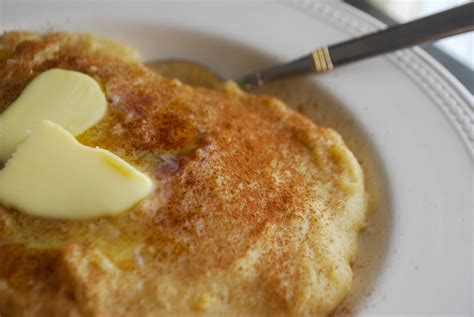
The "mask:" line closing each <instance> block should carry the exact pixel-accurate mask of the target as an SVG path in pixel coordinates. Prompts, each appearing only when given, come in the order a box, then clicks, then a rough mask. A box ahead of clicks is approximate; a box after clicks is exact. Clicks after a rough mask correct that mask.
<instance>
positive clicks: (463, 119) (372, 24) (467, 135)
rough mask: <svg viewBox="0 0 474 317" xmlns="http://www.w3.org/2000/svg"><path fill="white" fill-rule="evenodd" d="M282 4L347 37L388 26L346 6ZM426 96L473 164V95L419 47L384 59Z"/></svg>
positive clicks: (293, 0)
mask: <svg viewBox="0 0 474 317" xmlns="http://www.w3.org/2000/svg"><path fill="white" fill-rule="evenodd" d="M279 3H280V4H282V5H284V6H286V7H288V8H292V9H294V10H298V11H301V12H305V13H306V14H308V15H309V16H313V18H314V17H317V18H321V19H324V21H325V22H328V23H330V24H331V25H333V26H335V27H336V28H338V29H339V30H341V31H342V32H344V33H346V34H347V33H349V34H350V35H351V36H360V35H363V34H366V33H369V32H374V31H377V30H380V29H383V28H386V27H387V25H386V24H385V23H383V22H381V21H380V20H378V19H376V18H375V17H373V16H371V15H369V14H368V13H366V12H364V11H361V10H360V9H357V8H355V7H353V6H351V5H350V4H347V3H344V2H339V1H338V2H327V1H310V0H287V1H284V2H283V1H281V0H280V1H279ZM384 56H385V57H386V58H387V59H388V60H389V61H390V62H391V63H392V64H393V65H394V66H395V67H397V68H398V69H400V70H401V71H402V72H403V73H404V74H405V75H407V76H408V77H409V78H410V79H411V80H413V81H414V83H415V84H416V85H417V86H418V87H419V88H421V89H422V90H423V92H424V93H426V94H427V95H428V96H429V98H430V100H432V101H433V103H435V104H436V106H437V107H438V108H439V109H440V110H441V112H442V113H443V115H444V117H446V118H447V119H448V122H449V123H450V124H451V126H452V127H453V128H454V130H455V131H456V134H457V135H458V137H460V138H461V140H462V143H463V145H464V148H465V150H466V151H467V152H468V155H469V156H470V159H471V161H472V160H473V159H474V131H473V130H474V129H472V127H473V126H474V104H473V103H472V101H471V100H472V98H473V97H472V95H471V94H470V93H469V91H468V90H467V88H466V87H464V85H463V84H461V82H460V81H459V80H458V79H457V78H455V77H454V76H453V75H452V74H451V73H450V72H449V71H448V70H447V69H446V68H445V67H444V66H443V65H441V64H440V63H439V62H438V61H437V60H436V59H435V58H434V57H432V56H431V55H429V54H428V53H427V52H426V51H424V50H423V49H422V48H420V47H419V46H415V47H413V48H407V49H403V50H399V51H396V52H393V53H388V54H386V55H384Z"/></svg>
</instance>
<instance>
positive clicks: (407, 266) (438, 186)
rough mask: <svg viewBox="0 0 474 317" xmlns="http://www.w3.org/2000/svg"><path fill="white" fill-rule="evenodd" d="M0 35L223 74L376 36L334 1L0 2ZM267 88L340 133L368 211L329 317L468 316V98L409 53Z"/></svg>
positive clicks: (364, 20)
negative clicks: (69, 38)
mask: <svg viewBox="0 0 474 317" xmlns="http://www.w3.org/2000/svg"><path fill="white" fill-rule="evenodd" d="M2 5H3V7H0V8H1V9H2V12H1V13H0V17H3V21H2V22H3V25H2V29H4V30H7V29H18V28H22V29H25V28H26V29H31V30H46V29H47V28H49V27H53V28H54V29H62V30H72V31H88V32H96V33H101V34H104V35H108V36H111V37H114V38H116V39H119V40H123V41H125V42H128V43H129V44H131V45H133V46H135V47H137V48H138V49H139V50H140V51H141V52H142V54H143V57H144V58H145V59H152V58H158V57H170V56H174V57H188V58H193V59H196V60H199V61H203V62H206V63H207V64H208V65H209V66H212V67H213V68H215V69H218V70H220V71H221V73H222V74H223V75H224V76H228V77H230V78H231V77H233V76H237V75H241V74H243V73H246V72H247V71H250V70H254V69H256V68H259V67H263V66H268V65H270V64H272V63H275V62H278V61H284V60H287V59H289V58H293V57H297V56H299V55H302V54H305V53H307V52H309V51H310V50H312V49H314V48H316V47H318V46H320V45H323V44H330V43H334V42H337V41H340V40H343V39H346V38H349V37H352V36H355V35H357V34H362V33H365V32H369V31H372V30H375V29H377V28H380V27H382V26H383V25H382V24H381V23H379V22H377V21H376V20H374V19H373V18H370V17H369V16H367V15H365V14H363V13H361V12H359V11H357V10H355V9H353V8H352V7H350V6H348V5H345V4H343V3H339V2H313V1H291V2H285V3H280V4H275V3H256V2H253V3H251V2H245V3H235V2H226V3H216V2H214V3H210V2H207V3H197V2H188V3H183V2H178V3H169V2H167V3H158V2H147V3H141V4H133V3H131V2H126V3H124V2H122V3H120V4H118V3H112V2H85V3H77V2H74V3H73V2H71V3H67V2H55V3H49V4H47V3H44V2H42V3H24V2H18V1H17V2H3V4H2ZM266 90H267V91H268V90H269V91H271V92H273V93H275V94H276V95H278V96H280V97H281V98H283V99H285V100H286V101H288V102H289V103H291V104H293V105H294V106H296V107H297V108H299V109H300V110H301V111H303V112H305V113H306V114H307V115H309V116H310V117H312V118H313V119H314V120H315V121H317V122H318V123H320V124H322V125H326V126H332V127H335V128H336V129H337V130H339V131H340V132H341V133H342V134H343V136H344V137H345V139H346V140H347V143H348V144H349V145H350V147H351V148H352V149H353V150H354V152H355V153H356V155H357V156H358V157H359V159H360V160H361V161H362V163H363V166H364V169H365V172H366V175H367V179H368V184H369V191H370V193H371V195H372V207H373V209H374V213H373V215H372V216H371V218H370V221H369V222H370V223H369V227H368V229H367V231H366V232H365V233H364V234H363V237H362V245H361V256H360V258H359V260H358V262H357V263H356V265H355V271H356V279H355V285H354V289H353V292H352V295H351V296H350V298H349V299H348V301H347V302H346V304H345V306H344V308H343V309H341V310H340V312H341V313H344V312H347V311H350V312H358V313H359V314H360V315H361V316H367V315H377V316H381V315H387V314H398V315H426V314H434V313H437V314H439V315H443V316H454V315H459V316H461V315H470V314H472V313H473V306H472V303H473V302H474V298H473V288H472V283H473V262H472V261H473V260H472V255H473V236H472V228H473V217H472V197H473V196H472V194H473V192H472V175H473V174H472V166H473V164H472V153H473V140H474V136H473V131H472V129H473V126H474V118H473V105H472V96H471V95H470V94H469V93H467V92H466V90H465V89H464V88H463V87H462V86H461V85H460V84H459V83H458V82H457V81H456V80H455V79H454V78H453V77H452V76H451V75H450V74H449V73H448V72H447V71H446V70H445V69H443V68H442V67H441V66H440V65H439V64H438V63H436V62H435V61H434V60H433V59H432V58H430V57H429V56H427V55H426V54H425V53H424V52H422V51H421V50H419V49H413V50H404V51H401V52H398V53H395V54H392V55H389V56H385V57H378V58H373V59H371V60H367V61H364V62H360V63H357V64H353V65H350V66H346V67H341V68H340V69H337V70H335V71H333V72H332V73H328V74H325V75H322V76H318V77H307V78H301V79H297V80H295V79H292V80H287V81H286V82H285V83H277V84H274V85H272V86H271V87H268V88H266Z"/></svg>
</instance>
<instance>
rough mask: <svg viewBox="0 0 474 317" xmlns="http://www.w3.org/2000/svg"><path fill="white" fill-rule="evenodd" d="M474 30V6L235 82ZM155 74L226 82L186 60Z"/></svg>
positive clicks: (169, 62)
mask: <svg viewBox="0 0 474 317" xmlns="http://www.w3.org/2000/svg"><path fill="white" fill-rule="evenodd" d="M472 30H474V2H470V3H467V4H464V5H461V6H458V7H455V8H453V9H450V10H446V11H442V12H440V13H437V14H433V15H429V16H426V17H423V18H421V19H418V20H414V21H411V22H408V23H404V24H399V25H396V26H392V27H388V28H386V29H384V30H381V31H378V32H374V33H370V34H367V35H364V36H361V37H358V38H355V39H351V40H348V41H345V42H342V43H338V44H334V45H330V46H324V47H321V48H319V49H317V50H315V51H313V52H312V53H310V54H308V55H305V56H303V57H300V58H298V59H296V60H293V61H290V62H287V63H285V64H281V65H277V66H274V67H271V68H267V69H263V70H259V71H256V72H253V73H250V74H248V75H246V76H243V77H241V78H237V79H236V80H234V81H235V82H236V83H237V84H238V85H240V86H241V87H242V88H247V87H250V86H254V85H257V86H263V85H264V84H265V83H266V82H268V81H271V80H275V79H279V78H283V77H288V76H293V75H302V74H307V73H323V72H328V71H331V70H333V69H334V68H335V67H339V66H342V65H345V64H348V63H351V62H354V61H359V60H361V59H364V58H367V57H372V56H376V55H380V54H384V53H388V52H391V51H395V50H399V49H402V48H406V47H409V46H413V45H417V44H421V43H425V42H430V41H434V40H438V39H442V38H445V37H448V36H452V35H456V34H461V33H465V32H469V31H472ZM147 66H148V67H149V68H151V69H152V70H154V71H155V72H157V73H159V74H161V75H163V76H165V77H169V78H177V79H179V80H181V81H182V82H183V83H186V84H189V85H194V86H203V87H207V88H216V87H217V86H218V85H219V84H221V83H222V82H223V81H224V80H225V79H224V78H223V77H222V76H220V75H219V74H218V73H216V72H214V71H212V70H210V69H209V68H208V67H206V66H204V65H202V64H200V63H197V62H194V61H191V60H185V59H166V60H157V61H152V62H149V63H147Z"/></svg>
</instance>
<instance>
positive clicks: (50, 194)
mask: <svg viewBox="0 0 474 317" xmlns="http://www.w3.org/2000/svg"><path fill="white" fill-rule="evenodd" d="M152 190H153V182H152V181H151V179H150V178H149V177H148V176H146V175H145V174H143V173H141V172H140V171H138V170H137V169H135V168H134V167H133V166H131V165H130V164H128V163H127V162H125V161H124V160H122V159H121V158H119V157H118V156H116V155H114V154H112V153H111V152H109V151H106V150H103V149H99V148H91V147H87V146H85V145H82V144H80V143H79V142H78V141H77V140H76V139H75V138H74V136H73V135H71V134H70V133H69V132H68V131H66V130H65V129H64V128H62V127H61V126H59V125H57V124H55V123H52V122H50V121H43V122H41V123H40V125H39V126H38V127H37V128H35V129H34V130H33V132H32V133H31V135H30V136H29V137H28V138H27V139H26V141H25V142H23V143H22V144H21V145H20V146H19V147H18V149H17V151H16V152H15V154H14V156H13V157H12V158H11V159H10V160H9V161H8V162H7V164H6V166H5V167H4V168H3V170H1V171H0V203H1V204H3V205H4V206H6V207H9V208H14V209H17V210H19V211H22V212H24V213H27V214H30V215H34V216H39V217H46V218H57V219H87V218H94V217H100V216H108V215H116V214H118V213H121V212H123V211H126V210H127V209H129V208H130V207H132V206H133V205H135V204H136V203H137V202H139V201H140V200H141V199H143V198H144V197H145V196H147V195H148V194H149V193H150V192H151V191H152Z"/></svg>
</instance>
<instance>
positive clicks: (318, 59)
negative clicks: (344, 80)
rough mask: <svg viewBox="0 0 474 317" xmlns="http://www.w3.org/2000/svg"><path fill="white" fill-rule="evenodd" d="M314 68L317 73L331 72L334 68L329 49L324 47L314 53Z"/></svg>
mask: <svg viewBox="0 0 474 317" xmlns="http://www.w3.org/2000/svg"><path fill="white" fill-rule="evenodd" d="M313 60H314V68H315V70H316V72H317V73H323V72H327V71H330V70H332V69H333V68H334V66H333V64H332V61H331V55H330V54H329V50H328V48H327V47H326V46H325V47H322V48H319V49H317V50H315V51H314V52H313Z"/></svg>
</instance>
